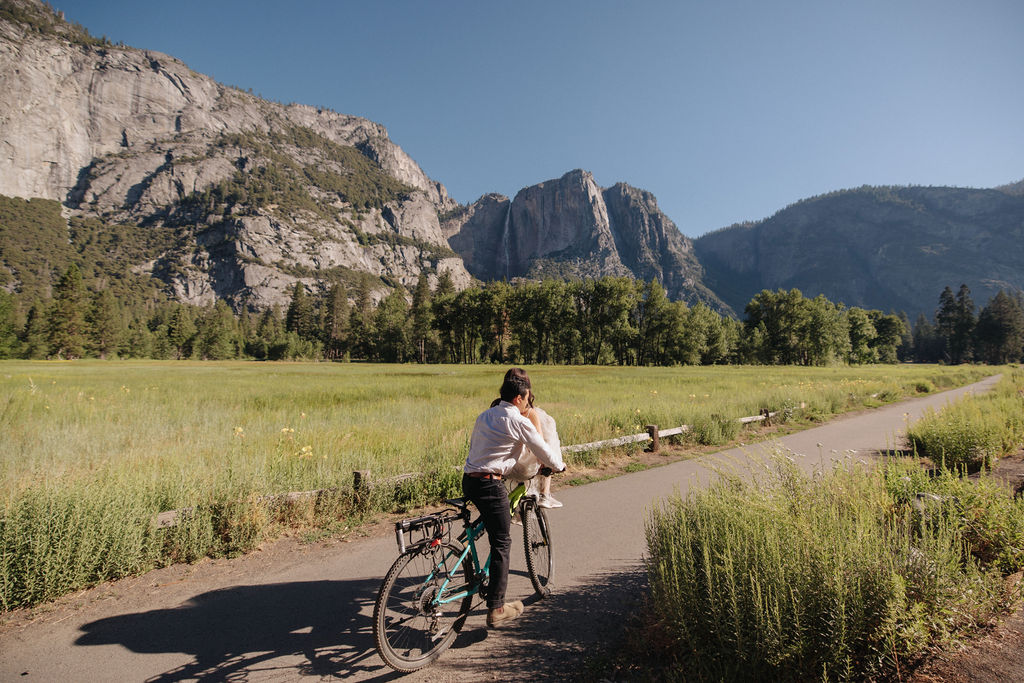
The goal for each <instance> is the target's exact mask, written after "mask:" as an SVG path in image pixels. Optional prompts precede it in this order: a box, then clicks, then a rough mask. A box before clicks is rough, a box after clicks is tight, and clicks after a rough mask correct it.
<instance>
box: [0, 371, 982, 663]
mask: <svg viewBox="0 0 1024 683" xmlns="http://www.w3.org/2000/svg"><path fill="white" fill-rule="evenodd" d="M997 380H998V376H995V377H990V378H988V379H986V380H983V381H981V382H978V383H976V384H973V385H970V386H967V387H962V388H959V389H955V390H952V391H947V392H943V393H940V394H935V395H932V396H926V397H922V398H918V399H913V400H909V401H905V402H902V403H898V404H893V405H889V406H886V407H883V408H878V409H875V410H870V411H865V412H862V413H860V414H857V415H850V416H846V417H840V418H837V419H836V420H834V421H832V422H830V423H828V424H826V425H824V426H821V427H817V428H814V429H810V430H806V431H803V432H800V433H797V434H793V435H790V436H786V437H783V438H781V439H779V440H778V441H771V442H765V443H761V444H754V445H751V446H747V447H740V448H734V449H731V450H728V451H723V452H720V453H716V454H713V455H709V456H706V457H702V458H699V459H696V460H689V461H682V462H677V463H674V464H671V465H666V466H664V467H658V468H654V469H650V470H646V471H643V472H637V473H634V474H630V475H626V476H621V477H617V478H614V479H609V480H605V481H601V482H597V483H594V484H590V485H587V486H580V487H575V488H570V489H563V490H561V491H559V493H558V496H559V498H561V499H562V501H563V502H564V503H565V507H564V508H562V509H560V510H555V511H552V514H551V520H552V525H553V531H554V543H555V557H556V563H557V567H556V583H557V593H556V595H555V596H554V597H552V598H551V599H549V600H545V601H543V602H539V603H536V604H529V606H528V608H527V611H526V613H525V614H524V616H523V617H522V618H521V619H520V620H519V621H518V622H516V623H515V624H513V625H512V626H511V627H509V628H506V629H503V630H501V631H490V632H489V631H488V630H487V629H486V628H485V626H484V612H483V610H482V609H481V608H480V607H477V609H476V610H475V611H474V614H473V615H472V616H471V617H470V619H469V621H468V622H467V625H466V628H465V630H464V631H463V633H462V634H460V636H459V638H458V639H457V640H456V642H455V645H454V646H453V648H452V649H451V650H449V651H448V652H447V653H445V655H444V656H443V657H442V659H441V660H440V661H439V662H437V663H436V664H435V665H433V666H432V667H430V668H428V669H426V670H424V671H422V672H418V673H414V674H411V675H409V676H406V677H402V678H403V680H408V681H456V680H459V681H465V680H504V679H507V678H513V677H515V678H526V679H530V680H535V679H540V678H551V679H557V678H561V677H562V676H564V675H566V674H571V673H576V674H579V673H582V670H581V669H580V667H582V666H584V664H585V663H586V661H587V657H588V656H592V654H593V652H594V649H595V647H596V646H597V645H599V644H602V643H603V642H605V641H606V640H607V639H608V638H609V637H614V636H615V635H616V634H617V633H618V632H619V631H620V629H621V625H622V622H623V619H624V617H626V616H628V615H624V614H623V613H622V612H623V610H624V609H633V608H634V607H635V599H636V598H637V597H638V595H639V594H640V589H641V587H642V583H643V574H642V571H640V570H641V562H642V558H643V555H644V552H645V550H646V545H645V539H644V518H645V512H646V510H648V509H649V508H650V506H651V505H652V504H655V503H656V502H657V501H659V500H660V499H662V498H664V497H665V496H668V495H671V494H672V493H673V492H675V491H679V492H681V493H684V494H685V492H686V491H687V490H689V488H690V487H691V486H695V485H701V484H702V483H703V482H706V481H707V480H708V479H709V478H710V477H712V476H714V472H715V471H716V470H718V469H720V468H723V467H729V468H735V467H739V468H741V469H742V468H743V467H744V463H748V462H750V460H751V456H756V455H758V454H763V453H764V452H766V451H768V450H771V449H777V448H782V449H785V450H786V451H787V452H791V455H792V457H793V458H794V460H795V461H796V462H797V463H798V464H800V465H801V467H803V468H804V469H806V470H808V471H809V470H811V469H813V468H815V467H821V466H827V465H828V463H830V462H831V461H834V460H838V459H841V458H844V457H854V458H859V457H861V456H862V455H863V454H866V453H873V452H877V451H879V450H884V449H888V448H897V447H898V446H899V445H900V436H901V434H902V432H903V430H904V428H905V426H906V424H907V423H908V421H913V420H914V419H916V418H918V417H920V415H921V414H922V413H923V412H924V411H925V409H926V408H928V407H936V408H937V407H941V406H942V405H944V404H945V403H947V402H948V401H950V400H953V399H955V398H958V397H960V396H962V395H963V394H964V393H966V392H969V391H974V392H982V391H986V390H988V389H989V388H990V387H991V386H993V385H994V384H995V382H996V381H997ZM513 543H514V544H515V545H514V546H513V564H512V576H511V577H510V583H509V597H510V598H514V597H521V598H523V599H524V600H525V601H527V602H528V603H530V602H531V601H532V600H533V599H532V597H531V596H532V588H531V586H530V583H529V579H528V578H527V577H526V575H525V562H524V560H523V555H522V550H521V548H522V545H521V537H520V536H519V533H518V531H514V538H513ZM275 547H276V546H275ZM289 548H292V546H289ZM396 553H397V549H396V547H395V542H394V539H393V537H391V536H384V537H379V538H371V539H366V540H362V541H357V542H352V543H342V544H336V545H333V546H329V547H326V548H324V547H316V546H304V547H299V548H293V549H292V551H291V552H289V553H288V554H283V553H281V552H280V551H279V549H278V551H277V552H275V549H274V547H272V548H270V549H269V550H268V551H267V552H266V553H253V554H251V555H249V556H246V557H242V558H238V559H235V560H223V561H218V562H207V563H203V564H200V565H198V566H195V567H190V568H186V569H182V568H180V567H179V568H174V569H170V570H158V571H156V572H151V573H150V574H147V575H146V576H144V577H140V578H137V579H129V580H126V581H122V582H119V583H115V584H112V585H110V586H106V587H102V588H100V589H94V590H93V591H91V592H89V593H88V594H87V595H88V600H85V601H83V602H84V605H83V606H81V607H80V608H79V609H76V610H74V611H71V610H68V609H66V608H63V609H56V610H54V611H53V612H52V613H48V612H47V611H46V610H42V611H40V612H39V613H38V614H37V615H36V616H35V620H34V621H33V622H31V623H28V624H14V625H13V626H12V625H9V626H7V627H5V628H4V629H3V630H2V631H0V680H4V681H13V680H22V681H32V680H35V681H58V680H59V681H84V680H88V681H186V680H226V679H232V680H236V679H237V680H247V681H292V680H316V679H321V680H328V679H337V678H347V679H351V680H357V681H364V680H381V681H383V680H393V679H396V678H399V676H397V675H396V674H394V673H393V672H391V671H390V669H387V668H386V667H385V666H384V665H383V663H382V662H381V661H380V659H379V658H378V657H377V655H376V654H375V652H374V646H373V634H372V624H371V614H372V610H373V600H374V597H375V593H376V589H377V587H378V585H379V583H380V580H381V578H382V577H383V575H384V573H385V572H386V571H387V569H388V567H389V566H390V564H391V562H392V561H393V560H394V558H395V556H396ZM183 574H185V575H188V576H185V577H184V578H183V576H182V575H183ZM161 584H163V585H161Z"/></svg>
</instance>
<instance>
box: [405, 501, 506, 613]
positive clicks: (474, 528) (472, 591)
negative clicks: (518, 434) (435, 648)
mask: <svg viewBox="0 0 1024 683" xmlns="http://www.w3.org/2000/svg"><path fill="white" fill-rule="evenodd" d="M525 494H526V485H525V484H522V483H520V484H519V485H518V486H517V487H515V488H514V489H513V490H512V491H511V492H510V493H509V496H508V499H509V507H510V509H511V512H512V514H513V515H514V514H515V511H516V508H517V507H518V506H519V502H520V501H521V500H522V499H523V496H524V495H525ZM459 516H460V518H462V519H463V523H464V524H465V526H466V530H465V532H464V536H465V546H466V547H465V548H463V549H462V553H461V554H460V555H459V557H458V559H457V560H456V561H455V564H454V565H453V566H452V567H451V569H447V568H446V565H447V560H448V558H449V557H451V555H446V556H444V557H442V558H441V559H440V560H439V561H437V562H435V563H434V569H433V571H431V572H430V574H428V575H427V577H426V578H425V579H424V580H423V585H424V586H428V585H430V583H431V582H432V581H434V579H436V578H437V576H438V574H439V573H444V574H446V576H445V579H444V581H443V582H442V583H441V586H440V587H439V588H438V590H437V593H436V594H435V595H434V597H433V598H432V599H431V602H432V603H434V604H438V605H446V604H448V603H449V602H454V601H456V600H461V599H463V598H465V597H467V596H470V595H476V594H477V593H479V592H480V586H481V585H482V584H483V582H484V580H485V579H487V578H488V576H489V575H490V570H491V555H490V553H488V554H487V560H486V561H485V562H484V563H483V565H481V564H480V555H479V553H477V550H476V539H477V538H479V537H480V536H481V535H482V534H483V528H484V521H483V520H482V519H479V518H478V519H477V520H476V521H475V522H473V523H468V521H467V520H468V516H469V511H468V510H465V508H464V509H463V512H460V513H459ZM401 533H402V531H401V529H399V535H400V540H399V547H400V548H401V549H402V551H403V552H404V551H405V542H404V537H402V536H401ZM462 540H463V539H462V536H460V537H459V541H462ZM423 543H424V544H426V545H428V546H429V547H432V548H436V547H438V546H440V545H442V542H441V539H440V538H438V537H436V536H435V537H434V538H433V539H431V540H429V541H424V542H423ZM467 557H471V558H472V562H473V570H474V571H473V577H474V579H473V582H472V584H471V585H470V586H469V587H468V588H467V589H466V590H462V591H459V592H458V593H452V594H451V595H446V594H445V591H446V590H448V585H449V584H450V583H451V582H452V580H453V579H454V578H455V577H456V576H457V575H458V572H459V571H460V570H461V569H462V563H463V562H465V561H466V558H467Z"/></svg>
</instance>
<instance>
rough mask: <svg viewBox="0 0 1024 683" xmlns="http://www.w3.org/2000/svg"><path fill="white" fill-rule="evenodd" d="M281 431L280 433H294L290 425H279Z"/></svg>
mask: <svg viewBox="0 0 1024 683" xmlns="http://www.w3.org/2000/svg"><path fill="white" fill-rule="evenodd" d="M281 433H282V434H294V433H295V430H294V429H292V428H291V427H281Z"/></svg>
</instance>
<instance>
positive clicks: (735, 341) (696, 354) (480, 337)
mask: <svg viewBox="0 0 1024 683" xmlns="http://www.w3.org/2000/svg"><path fill="white" fill-rule="evenodd" d="M102 284H103V282H102V280H98V279H97V280H93V281H90V282H89V283H88V284H87V283H86V280H85V278H84V277H83V274H82V272H81V271H80V270H79V268H78V266H77V265H75V264H72V265H71V266H69V267H68V268H67V270H66V271H65V272H64V273H63V274H62V275H61V277H60V278H59V281H58V282H57V283H56V285H54V286H53V287H52V288H51V291H52V295H51V296H49V297H42V296H38V295H37V296H36V297H35V298H34V300H32V301H31V303H28V302H27V301H25V300H24V299H23V298H21V297H19V295H17V294H12V293H8V292H6V291H2V290H0V358H22V359H46V358H51V359H76V358H104V359H113V358H153V359H199V360H204V359H208V360H225V359H256V360H296V359H306V360H318V359H322V360H332V361H337V360H346V361H347V360H365V361H376V362H394V363H404V362H418V363H492V362H493V363H506V364H507V363H519V364H535V363H536V364H564V365H574V364H591V365H650V366H670V365H714V364H763V365H803V366H821V365H830V364H837V363H838V364H847V363H848V364H868V363H896V362H903V361H914V362H927V363H936V362H942V363H949V364H960V363H967V362H983V363H992V364H1002V363H1008V362H1016V361H1019V360H1021V357H1022V354H1024V304H1022V300H1021V297H1020V295H1019V294H1007V293H1006V292H1003V291H1000V292H999V293H998V294H997V295H996V296H995V297H993V298H992V300H991V301H989V302H988V303H987V304H986V305H985V306H984V307H983V308H981V310H980V311H976V307H975V304H974V302H973V301H972V299H971V295H970V290H969V288H968V287H967V286H966V285H962V286H961V287H960V288H959V290H958V291H957V292H955V293H954V292H953V290H952V289H951V288H950V287H946V288H945V289H944V290H943V291H942V292H941V293H940V295H939V297H938V302H937V307H936V311H935V315H934V317H933V318H932V319H928V318H927V317H926V316H925V315H923V314H922V315H920V316H919V317H918V319H917V320H916V321H915V322H914V324H913V325H911V323H910V322H909V320H908V319H907V317H906V315H905V314H902V313H883V312H881V311H877V310H864V309H861V308H857V307H849V308H847V307H846V306H844V305H843V304H837V303H833V302H831V301H829V300H828V299H826V298H825V297H824V296H817V297H815V298H813V299H811V298H807V297H805V296H804V295H803V294H802V293H801V292H800V291H799V290H796V289H791V290H789V291H785V290H781V289H780V290H778V291H769V290H764V291H762V292H761V293H759V294H758V295H756V296H755V297H754V298H753V299H751V301H750V302H749V303H748V304H747V306H746V308H745V310H744V319H743V320H735V319H732V318H730V317H725V316H722V315H720V314H718V313H717V312H715V311H713V310H712V309H710V308H708V307H707V306H705V305H703V304H700V303H698V304H696V305H693V306H689V305H687V304H686V303H684V302H681V301H671V300H669V299H668V298H667V296H666V294H665V290H664V288H663V287H662V286H661V285H660V284H659V283H658V282H657V281H656V280H652V281H650V282H640V281H637V280H633V279H630V278H621V277H604V278H600V279H592V280H576V281H564V280H555V279H550V280H543V281H527V280H516V281H514V282H512V283H509V282H505V281H496V282H490V283H486V284H477V285H475V286H471V287H469V288H467V289H464V290H462V291H456V290H455V287H454V286H453V284H452V282H451V279H450V278H449V277H448V274H447V273H446V272H444V273H442V274H441V275H440V277H438V278H436V284H435V285H434V286H433V287H432V286H431V285H430V280H429V278H428V276H427V275H426V273H424V274H423V275H421V277H420V279H419V281H418V283H417V284H416V286H415V287H414V288H413V290H412V291H411V292H409V291H407V290H405V289H404V288H402V287H397V288H395V289H393V290H392V291H391V292H390V293H389V294H387V295H386V296H384V297H383V298H381V299H380V300H378V301H374V300H373V298H372V295H371V292H372V290H371V288H370V286H369V285H368V284H364V285H360V286H358V287H357V288H356V289H355V291H348V290H347V289H346V287H345V285H344V284H343V283H339V282H335V283H333V284H328V283H317V285H316V286H314V287H313V288H312V291H311V290H310V289H308V288H307V286H306V285H305V284H303V282H301V281H299V282H296V284H295V285H294V287H293V288H292V290H291V295H290V300H289V303H288V306H287V307H286V308H285V309H284V310H282V309H280V308H278V307H273V308H269V309H266V310H264V311H260V312H256V311H249V310H245V311H243V312H242V313H241V314H236V313H235V312H234V311H233V310H232V309H231V308H230V307H229V306H228V304H227V303H225V302H224V301H217V302H216V303H214V304H212V305H207V306H195V305H189V304H183V303H180V302H176V301H171V300H166V299H165V300H162V301H161V300H159V299H156V298H155V297H152V296H150V297H147V298H132V297H127V298H126V297H119V296H115V294H114V293H113V292H112V291H111V290H110V289H109V288H106V287H103V286H102ZM38 291H40V290H38V289H37V290H35V292H38Z"/></svg>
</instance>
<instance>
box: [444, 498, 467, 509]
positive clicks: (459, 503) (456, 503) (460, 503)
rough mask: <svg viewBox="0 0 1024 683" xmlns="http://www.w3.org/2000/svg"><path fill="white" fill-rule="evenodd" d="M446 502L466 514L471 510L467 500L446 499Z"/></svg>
mask: <svg viewBox="0 0 1024 683" xmlns="http://www.w3.org/2000/svg"><path fill="white" fill-rule="evenodd" d="M444 502H445V503H446V504H447V505H451V506H452V507H453V508H457V509H458V510H459V511H460V512H465V511H466V510H467V509H469V508H468V506H469V500H468V499H467V498H446V499H445V501H444Z"/></svg>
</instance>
